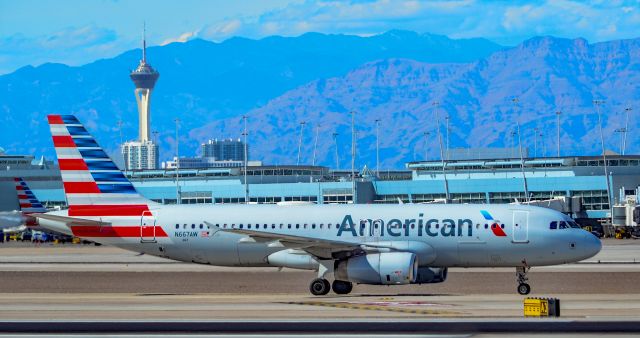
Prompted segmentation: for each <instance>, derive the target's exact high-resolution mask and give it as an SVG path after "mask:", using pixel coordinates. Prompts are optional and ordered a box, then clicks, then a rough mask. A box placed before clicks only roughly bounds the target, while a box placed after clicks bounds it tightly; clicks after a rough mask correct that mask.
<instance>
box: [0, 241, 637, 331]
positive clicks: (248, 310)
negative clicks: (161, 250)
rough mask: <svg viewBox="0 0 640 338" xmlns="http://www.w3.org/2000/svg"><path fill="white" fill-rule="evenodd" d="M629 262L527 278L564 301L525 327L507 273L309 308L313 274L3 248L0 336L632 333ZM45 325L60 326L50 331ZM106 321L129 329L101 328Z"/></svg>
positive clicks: (367, 291) (459, 273)
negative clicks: (557, 313) (376, 328)
mask: <svg viewBox="0 0 640 338" xmlns="http://www.w3.org/2000/svg"><path fill="white" fill-rule="evenodd" d="M636 262H640V242H636V241H607V242H605V246H604V249H603V251H602V252H601V253H600V254H599V255H598V256H596V257H594V258H592V259H590V260H589V261H588V262H585V263H581V264H572V265H563V266H556V267H543V268H533V269H532V271H531V273H530V284H531V285H532V288H533V292H532V295H531V296H534V297H556V298H559V299H561V308H562V316H561V318H560V319H553V320H549V319H546V320H542V319H539V318H538V319H526V320H523V312H522V301H523V298H524V297H523V296H520V295H518V294H516V292H515V287H516V282H515V273H514V271H513V269H451V271H450V274H449V277H448V279H447V281H446V282H444V283H440V284H426V285H408V286H393V287H385V286H366V285H357V286H355V287H354V291H353V293H352V294H350V295H348V296H337V295H335V294H331V293H330V294H329V295H327V296H324V297H314V296H311V295H310V294H309V293H308V289H307V288H308V283H309V282H310V280H311V279H313V278H314V277H315V273H314V272H310V271H298V270H290V269H283V270H282V271H278V269H275V268H224V267H212V266H206V265H196V264H188V263H177V262H172V261H167V260H164V259H160V258H156V257H151V256H139V255H137V254H136V253H131V252H127V251H123V250H120V249H117V248H112V247H104V246H101V247H95V246H92V245H64V246H52V245H46V246H41V247H34V246H32V245H19V244H18V245H16V244H0V285H2V293H0V333H2V332H4V333H10V332H24V333H38V332H45V331H38V330H36V329H28V327H32V328H42V327H49V328H51V330H50V331H47V332H66V333H71V332H83V331H82V330H83V328H84V329H85V330H86V329H87V328H90V330H97V328H99V327H104V328H110V327H111V328H113V329H112V330H111V331H108V330H107V331H104V332H106V333H109V332H110V333H123V332H126V333H132V332H133V333H136V332H138V333H140V332H151V331H149V328H151V327H156V328H158V327H161V326H157V325H155V324H157V323H165V324H163V325H173V327H167V329H168V330H169V329H171V330H170V331H171V332H183V333H198V332H211V331H207V330H213V329H214V328H215V327H216V325H222V324H220V323H235V322H241V323H256V324H251V325H249V324H247V325H244V326H243V325H239V324H237V325H236V324H234V325H236V326H234V325H230V326H227V327H229V328H232V327H236V328H237V329H238V331H233V330H231V329H229V330H231V331H224V330H223V331H216V332H219V333H224V332H227V333H233V334H237V333H250V332H253V331H251V330H249V329H250V328H253V329H255V328H260V327H261V326H260V325H265V324H264V323H272V324H269V325H273V326H272V327H271V328H264V327H262V328H264V329H265V330H271V331H267V332H280V333H283V332H288V333H295V332H298V331H296V330H294V329H295V328H296V327H298V326H296V325H301V324H292V323H293V322H300V323H316V324H308V325H307V326H303V327H308V328H309V331H305V332H307V333H309V332H313V329H312V328H313V327H316V326H317V327H321V328H324V329H325V331H327V330H329V329H331V330H334V329H335V330H334V331H331V332H335V333H340V332H342V333H349V332H350V333H357V332H360V331H357V330H355V329H354V330H352V331H344V330H339V328H343V327H346V326H344V325H346V324H339V323H341V322H348V323H350V324H349V325H348V327H351V328H358V327H360V328H361V329H364V328H371V327H372V326H371V323H377V324H375V325H381V326H380V330H381V331H380V332H387V331H385V330H390V328H392V327H396V328H397V327H408V328H413V329H408V331H407V332H405V331H397V332H405V333H409V332H419V333H425V332H430V333H438V332H440V333H442V332H446V333H452V332H458V333H464V332H471V331H469V330H468V329H469V328H472V327H473V328H475V329H474V330H472V331H473V332H502V333H508V332H514V331H513V330H514V329H513V328H518V330H519V331H517V332H529V333H536V332H537V333H542V332H548V331H545V330H548V329H549V328H555V330H556V331H554V332H584V331H580V330H585V328H591V329H590V330H589V332H640V326H639V325H638V323H640V294H639V293H638V292H637V290H638V286H639V285H640V264H638V263H636ZM52 321H53V322H55V323H58V324H59V325H58V326H51V322H52ZM109 321H118V322H122V321H126V322H127V323H128V324H126V325H117V326H114V325H106V323H109ZM616 321H622V322H624V323H616ZM318 322H320V323H321V324H317V323H318ZM596 322H597V323H601V325H600V326H598V325H596V324H594V323H596ZM11 323H23V324H19V325H18V324H17V325H13V326H11V325H10V324H11ZM25 323H26V324H25ZM60 323H66V324H65V325H66V326H65V325H62V324H60ZM92 323H93V324H92ZM216 323H217V324H216ZM261 323H262V324H261ZM277 323H281V324H277ZM282 323H284V324H282ZM327 323H331V324H330V325H328V324H327ZM363 323H369V324H367V325H368V326H367V325H365V324H363ZM380 323H382V324H380ZM385 323H386V324H385ZM424 323H430V324H429V325H427V324H424ZM439 323H444V324H439ZM452 323H454V324H455V323H457V324H459V325H454V324H452ZM492 323H493V324H492ZM550 323H551V324H550ZM576 323H579V324H576ZM589 323H591V324H589ZM602 323H606V324H602ZM92 325H93V326H92ZM447 325H449V327H450V328H458V330H453V331H451V330H449V329H447V327H448V326H447ZM474 325H475V326H474ZM384 326H387V328H386V329H385V328H384ZM10 327H13V328H14V329H17V328H22V329H23V330H22V331H11V330H14V329H11V328H10ZM54 327H58V329H57V330H58V331H56V330H54V329H53V328H54ZM598 327H599V328H600V329H598ZM116 328H117V329H116ZM123 328H128V329H127V330H121V329H123ZM180 328H182V329H180ZM242 328H244V329H245V330H244V331H242V330H240V329H242ZM283 328H289V329H287V330H285V331H281V330H283ZM427 328H430V329H429V330H427ZM462 328H466V329H465V330H462ZM602 328H606V329H607V330H609V331H602V330H604V329H602ZM614 328H617V329H614ZM65 330H66V331H65ZM279 330H280V331H279ZM412 330H413V331H412ZM510 330H511V331H510ZM593 330H596V331H593ZM597 330H600V331H597ZM152 331H153V330H152ZM91 332H95V331H91ZM100 332H102V331H100ZM153 332H156V331H153ZM158 332H159V331H158ZM256 332H258V331H256ZM259 332H263V331H259ZM368 332H373V331H368Z"/></svg>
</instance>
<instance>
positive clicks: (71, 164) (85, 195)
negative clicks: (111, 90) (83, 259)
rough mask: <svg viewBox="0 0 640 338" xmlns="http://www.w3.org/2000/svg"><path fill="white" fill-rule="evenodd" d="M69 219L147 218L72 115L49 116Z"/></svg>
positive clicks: (142, 201)
mask: <svg viewBox="0 0 640 338" xmlns="http://www.w3.org/2000/svg"><path fill="white" fill-rule="evenodd" d="M47 118H48V120H49V126H50V128H51V135H52V137H53V145H54V146H55V148H56V155H57V156H58V164H59V165H60V173H61V174H62V182H63V184H64V192H65V194H66V197H67V203H68V204H69V211H68V215H69V216H93V217H103V216H141V215H150V214H151V213H150V211H149V206H150V205H151V204H155V203H154V202H152V201H150V200H148V199H146V198H144V197H142V196H141V195H140V194H138V192H137V191H136V190H135V188H134V187H133V185H132V184H131V182H129V180H128V179H127V178H126V177H125V176H124V175H123V174H122V172H121V171H120V169H118V167H117V166H116V165H115V163H113V161H112V160H111V159H110V158H109V156H107V154H106V153H105V152H104V150H102V148H101V147H100V146H99V145H98V143H97V142H96V141H95V139H94V138H93V137H92V136H91V135H90V134H89V132H88V131H87V130H86V129H85V128H84V126H83V125H82V124H81V123H80V122H79V121H78V119H77V118H76V117H75V116H73V115H49V116H47Z"/></svg>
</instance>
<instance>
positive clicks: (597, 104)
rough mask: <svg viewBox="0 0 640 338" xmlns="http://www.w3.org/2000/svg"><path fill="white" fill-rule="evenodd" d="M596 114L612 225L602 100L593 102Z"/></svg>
mask: <svg viewBox="0 0 640 338" xmlns="http://www.w3.org/2000/svg"><path fill="white" fill-rule="evenodd" d="M593 104H594V105H595V106H596V113H598V129H600V145H601V147H602V160H603V162H604V163H603V164H604V179H605V181H606V183H607V203H609V213H610V216H611V219H610V222H611V225H613V205H611V187H610V186H609V170H608V169H607V152H606V150H605V147H604V132H603V131H602V115H601V114H600V106H601V105H603V104H604V101H602V100H593Z"/></svg>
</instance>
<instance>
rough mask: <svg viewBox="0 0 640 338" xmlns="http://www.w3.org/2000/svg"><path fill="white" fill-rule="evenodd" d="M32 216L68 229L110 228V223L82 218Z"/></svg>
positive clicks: (46, 215) (45, 215)
mask: <svg viewBox="0 0 640 338" xmlns="http://www.w3.org/2000/svg"><path fill="white" fill-rule="evenodd" d="M32 216H33V217H35V218H38V219H44V220H48V221H53V222H59V223H64V224H65V225H66V226H68V227H72V226H83V225H85V226H87V225H90V226H111V223H109V222H101V221H95V220H92V219H84V218H77V217H67V216H60V215H51V214H34V215H32Z"/></svg>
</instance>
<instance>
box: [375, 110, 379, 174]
mask: <svg viewBox="0 0 640 338" xmlns="http://www.w3.org/2000/svg"><path fill="white" fill-rule="evenodd" d="M375 122H376V177H378V178H380V119H376V121H375Z"/></svg>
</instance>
